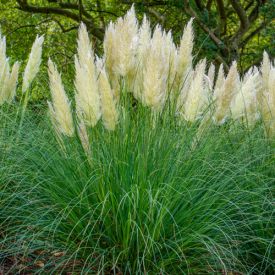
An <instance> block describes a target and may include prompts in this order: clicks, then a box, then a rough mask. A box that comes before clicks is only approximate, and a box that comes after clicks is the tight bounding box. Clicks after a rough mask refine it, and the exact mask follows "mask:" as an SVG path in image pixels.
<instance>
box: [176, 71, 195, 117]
mask: <svg viewBox="0 0 275 275" xmlns="http://www.w3.org/2000/svg"><path fill="white" fill-rule="evenodd" d="M193 78H194V70H192V71H190V72H189V73H188V74H187V75H186V77H185V80H184V83H183V87H182V88H181V90H180V93H179V96H178V98H177V111H176V112H177V114H179V115H180V116H181V117H183V118H184V104H185V101H186V98H187V95H188V92H189V90H190V87H191V83H192V81H193Z"/></svg>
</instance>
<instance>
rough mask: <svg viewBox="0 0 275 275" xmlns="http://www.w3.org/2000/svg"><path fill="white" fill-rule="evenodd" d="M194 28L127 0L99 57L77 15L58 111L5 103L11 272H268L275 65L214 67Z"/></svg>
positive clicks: (4, 230) (6, 251)
mask: <svg viewBox="0 0 275 275" xmlns="http://www.w3.org/2000/svg"><path fill="white" fill-rule="evenodd" d="M193 39H194V36H193V30H192V20H191V21H190V22H189V23H188V24H187V26H186V28H185V30H184V34H183V37H182V40H181V44H180V45H179V46H176V45H175V44H174V42H173V40H172V34H171V32H166V31H164V30H162V28H161V26H156V28H155V29H154V30H153V31H151V29H150V23H149V21H148V20H147V19H146V18H144V19H143V23H142V24H141V26H139V24H138V20H137V19H136V16H135V11H134V7H132V8H131V10H130V11H129V12H128V13H127V14H126V16H125V17H123V18H119V19H118V20H117V21H116V22H114V23H110V25H109V26H108V27H107V30H106V34H105V40H104V55H103V56H102V57H95V56H94V52H93V49H92V45H91V43H90V40H89V35H88V32H87V29H86V27H85V25H84V24H81V26H80V29H79V33H78V49H77V55H76V57H75V85H74V87H73V88H71V89H72V90H75V98H74V100H71V99H69V97H68V96H67V94H66V92H65V89H66V90H68V88H67V87H66V88H65V87H64V86H63V83H62V79H61V75H60V73H59V72H58V71H57V68H56V66H55V65H54V64H53V62H52V61H50V60H49V63H48V73H49V89H50V91H51V97H52V100H51V102H50V103H49V110H50V112H48V110H44V109H42V110H41V113H34V112H32V111H29V110H28V108H26V114H25V119H24V120H21V127H20V134H18V129H17V127H18V121H17V120H16V119H13V117H14V114H15V113H16V112H17V110H16V108H14V110H9V109H5V108H1V109H0V120H1V121H3V122H4V123H3V124H1V125H0V148H1V149H2V150H3V152H4V154H3V155H0V163H1V168H0V180H1V181H0V182H1V183H0V199H1V201H0V206H1V207H0V234H1V235H0V251H1V252H0V253H1V254H0V256H1V257H0V266H1V265H2V266H4V268H5V269H4V270H5V272H9V273H11V274H18V273H24V272H31V273H37V274H39V273H41V274H48V273H49V274H65V273H68V272H69V273H71V274H272V272H273V271H274V262H273V261H272V260H273V258H272V257H273V254H274V251H273V249H274V229H275V224H274V198H273V193H274V179H275V173H274V163H275V158H274V146H275V143H274V137H273V135H272V133H274V132H273V129H274V128H272V127H273V126H272V125H275V123H274V118H273V113H274V110H275V109H274V106H275V104H274V102H275V101H274V98H275V96H274V95H275V93H274V88H273V87H275V85H273V84H274V79H275V77H274V75H275V69H274V65H273V63H272V61H271V60H269V58H268V56H267V54H266V53H265V54H264V58H263V64H262V66H261V68H259V69H257V68H252V69H251V70H250V71H248V72H247V74H246V75H245V76H244V77H242V76H240V75H239V73H238V70H237V63H236V62H234V63H233V64H232V65H231V67H230V70H229V72H228V74H227V75H225V73H224V70H223V67H222V66H220V68H219V70H218V73H217V76H216V77H215V68H214V67H213V66H212V65H210V66H209V69H208V71H207V70H206V67H207V61H206V60H201V61H198V63H197V64H196V65H195V64H193V63H194V62H193V58H192V48H193ZM2 44H3V43H2ZM186 45H188V47H187V46H186ZM185 47H187V48H185ZM0 49H1V48H0ZM2 52H4V51H3V47H2ZM0 53H1V52H0ZM0 57H1V55H0ZM1 60H4V61H3V62H6V59H3V58H2V59H1ZM206 71H207V72H206ZM29 79H30V78H29ZM215 79H216V80H215ZM71 102H72V103H71ZM263 102H266V104H267V105H264V103H263ZM267 106H269V108H270V109H271V111H270V112H269V113H268V112H267ZM45 114H48V115H45ZM272 123H273V124H272ZM268 127H269V128H268ZM14 136H16V138H14Z"/></svg>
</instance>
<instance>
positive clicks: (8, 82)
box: [0, 62, 20, 103]
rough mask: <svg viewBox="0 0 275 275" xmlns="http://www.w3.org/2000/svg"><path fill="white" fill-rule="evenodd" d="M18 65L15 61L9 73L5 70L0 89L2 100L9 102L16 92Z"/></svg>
mask: <svg viewBox="0 0 275 275" xmlns="http://www.w3.org/2000/svg"><path fill="white" fill-rule="evenodd" d="M19 67H20V65H19V63H18V62H15V63H14V65H13V67H12V70H11V73H9V72H7V74H6V78H5V81H4V87H3V90H2V91H0V94H1V101H2V100H3V101H6V102H8V103H10V102H11V101H12V100H13V99H14V97H15V94H16V86H17V80H18V73H19Z"/></svg>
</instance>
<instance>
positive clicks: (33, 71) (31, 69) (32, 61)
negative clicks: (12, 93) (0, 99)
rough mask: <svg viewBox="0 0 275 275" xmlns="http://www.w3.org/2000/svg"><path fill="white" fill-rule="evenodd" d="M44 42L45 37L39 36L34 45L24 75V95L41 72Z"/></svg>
mask: <svg viewBox="0 0 275 275" xmlns="http://www.w3.org/2000/svg"><path fill="white" fill-rule="evenodd" d="M43 42H44V36H43V35H42V36H38V35H37V36H36V39H35V41H34V43H33V45H32V49H31V53H30V56H29V59H28V63H27V66H26V68H25V71H24V74H23V84H22V92H23V93H25V92H26V91H27V89H28V88H29V87H30V85H31V83H32V81H33V79H34V78H35V76H36V75H37V73H38V71H39V67H40V63H41V56H42V45H43Z"/></svg>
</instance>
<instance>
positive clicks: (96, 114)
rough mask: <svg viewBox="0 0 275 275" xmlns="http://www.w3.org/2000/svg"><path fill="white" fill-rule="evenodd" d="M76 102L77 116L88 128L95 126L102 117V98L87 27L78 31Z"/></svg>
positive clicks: (81, 27) (83, 26)
mask: <svg viewBox="0 0 275 275" xmlns="http://www.w3.org/2000/svg"><path fill="white" fill-rule="evenodd" d="M75 72H76V76H75V88H76V94H75V101H76V111H77V115H78V116H79V118H80V119H81V120H84V122H85V123H86V124H87V125H88V126H95V125H96V123H97V122H98V120H99V119H100V116H101V111H100V96H99V92H98V84H97V81H96V68H95V63H94V53H93V50H92V47H91V43H90V40H89V36H88V32H87V29H86V26H85V25H84V24H83V23H81V25H80V27H79V31H78V48H77V56H75Z"/></svg>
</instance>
